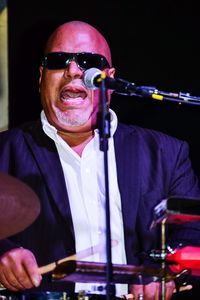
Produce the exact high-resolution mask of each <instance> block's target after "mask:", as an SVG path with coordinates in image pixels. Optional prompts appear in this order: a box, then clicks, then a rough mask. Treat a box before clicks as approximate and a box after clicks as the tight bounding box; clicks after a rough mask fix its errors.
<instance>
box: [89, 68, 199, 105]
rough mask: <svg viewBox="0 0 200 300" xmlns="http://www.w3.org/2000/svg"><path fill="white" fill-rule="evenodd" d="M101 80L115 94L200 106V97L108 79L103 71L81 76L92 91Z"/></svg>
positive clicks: (93, 71) (94, 71)
mask: <svg viewBox="0 0 200 300" xmlns="http://www.w3.org/2000/svg"><path fill="white" fill-rule="evenodd" d="M103 80H105V85H106V87H107V88H108V89H110V90H114V91H115V93H116V94H121V95H125V96H137V97H143V98H151V99H154V100H158V101H172V102H178V104H181V103H185V104H193V105H200V97H197V96H191V95H190V93H182V92H179V93H174V92H165V91H159V90H158V89H157V88H156V87H155V86H139V85H136V84H135V83H133V82H130V81H127V80H124V79H121V78H111V77H108V76H106V74H105V72H104V71H101V70H99V69H97V68H90V69H88V70H86V71H85V73H84V76H83V82H84V84H85V86H86V87H87V88H88V89H92V90H95V89H98V88H99V87H100V86H101V82H102V81H103Z"/></svg>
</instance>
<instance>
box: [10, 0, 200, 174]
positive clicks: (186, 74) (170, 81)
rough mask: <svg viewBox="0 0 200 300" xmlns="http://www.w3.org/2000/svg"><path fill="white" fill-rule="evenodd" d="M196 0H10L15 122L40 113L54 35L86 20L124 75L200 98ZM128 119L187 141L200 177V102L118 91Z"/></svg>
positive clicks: (115, 101)
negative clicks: (43, 66) (46, 52)
mask: <svg viewBox="0 0 200 300" xmlns="http://www.w3.org/2000/svg"><path fill="white" fill-rule="evenodd" d="M188 2H189V1H187V2H186V1H185V2H184V1H180V2H179V1H162V0H161V1H160V3H157V2H154V1H138V2H137V1H131V0H123V1H117V0H116V1H114V0H112V1H111V0H110V1H109V0H107V1H101V2H100V1H94V0H93V1H87V0H85V1H75V0H72V1H67V0H65V1H64V0H62V1H60V0H57V1H47V0H40V1H33V0H31V1H25V0H23V1H22V0H21V1H20V0H17V1H11V0H10V1H8V12H9V124H10V127H14V126H17V125H19V124H21V123H23V122H26V121H29V120H34V119H36V118H38V116H39V113H40V110H41V107H40V100H39V94H38V75H39V73H38V67H39V64H40V58H41V56H42V52H43V48H44V45H45V42H46V39H47V38H48V36H49V34H50V33H51V32H52V30H54V29H55V28H56V27H57V26H58V25H60V24H62V23H64V22H67V21H70V20H82V21H86V22H88V23H90V24H91V25H93V26H95V27H96V28H97V29H98V30H100V31H101V32H102V33H103V34H104V36H105V37H106V39H107V41H108V42H109V44H110V47H111V51H112V53H113V65H114V66H115V67H116V69H117V73H116V76H117V77H120V78H123V79H127V80H129V81H131V82H135V83H136V84H137V85H152V86H156V87H157V88H158V89H159V90H164V91H173V92H174V91H175V92H179V91H182V92H189V93H190V94H191V95H194V96H200V72H199V70H200V43H199V39H200V34H199V33H200V15H199V14H198V7H197V4H198V1H196V2H197V3H195V4H194V3H193V2H191V1H190V2H189V3H188ZM111 107H112V108H113V109H114V110H115V111H116V112H117V115H118V117H119V120H120V121H123V122H125V123H131V124H137V125H140V126H143V127H148V128H154V129H157V130H160V131H163V132H166V133H168V134H170V135H173V136H176V137H178V138H181V139H184V140H186V141H187V142H188V143H189V145H190V149H191V158H192V163H193V167H194V169H195V171H196V173H197V175H198V176H199V177H200V158H199V157H200V138H199V131H200V125H199V124H200V106H199V105H188V104H183V105H181V106H180V105H178V104H177V103H174V102H164V103H158V102H154V101H153V100H150V99H138V98H136V97H125V96H118V95H113V98H112V102H111Z"/></svg>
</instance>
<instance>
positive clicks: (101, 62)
mask: <svg viewBox="0 0 200 300" xmlns="http://www.w3.org/2000/svg"><path fill="white" fill-rule="evenodd" d="M73 60H74V61H75V62H76V63H77V65H78V67H79V68H80V69H82V70H87V69H90V68H97V69H100V70H103V69H105V68H110V65H109V63H108V61H107V59H106V58H105V57H104V56H103V55H100V54H96V53H89V52H80V53H67V52H49V53H47V54H46V55H45V56H44V57H43V60H42V66H43V67H45V68H47V69H49V70H61V69H65V68H67V67H68V65H69V64H70V62H71V61H73Z"/></svg>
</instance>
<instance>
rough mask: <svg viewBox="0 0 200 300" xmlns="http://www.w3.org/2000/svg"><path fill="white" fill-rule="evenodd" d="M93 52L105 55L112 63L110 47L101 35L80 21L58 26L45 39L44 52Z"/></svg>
mask: <svg viewBox="0 0 200 300" xmlns="http://www.w3.org/2000/svg"><path fill="white" fill-rule="evenodd" d="M56 51H63V52H71V53H73V52H74V53H75V52H94V53H98V54H101V55H103V56H105V57H106V58H107V60H108V62H109V64H110V66H111V65H112V59H111V53H110V48H109V46H108V43H107V41H106V39H105V38H104V37H103V35H102V34H101V33H100V32H99V31H98V30H97V29H95V28H94V27H93V26H91V25H89V24H88V23H85V22H82V21H71V22H67V23H64V24H63V25H61V26H59V27H58V28H57V29H56V30H55V31H54V32H53V33H52V35H51V36H50V38H49V39H48V41H47V45H46V49H45V52H46V53H47V52H56Z"/></svg>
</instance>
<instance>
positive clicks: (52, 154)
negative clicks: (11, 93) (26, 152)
mask: <svg viewBox="0 0 200 300" xmlns="http://www.w3.org/2000/svg"><path fill="white" fill-rule="evenodd" d="M35 124H36V126H35ZM35 124H34V126H33V127H32V128H29V130H28V131H26V132H25V139H26V141H27V143H28V144H29V147H30V149H31V151H32V153H33V155H34V157H35V160H36V161H37V163H38V168H39V169H40V171H41V174H42V176H43V179H44V181H45V183H46V187H47V189H48V190H49V192H50V193H51V195H52V197H53V199H54V201H55V203H56V205H57V207H58V209H59V211H60V213H61V215H62V216H63V217H64V218H65V220H66V221H67V222H69V223H70V227H71V228H72V217H71V211H70V206H69V200H68V194H67V189H66V184H65V179H64V175H63V170H62V166H61V163H60V160H59V156H58V153H57V150H56V146H55V144H54V142H53V141H52V140H51V139H50V138H49V137H48V136H47V135H46V134H45V133H44V132H43V130H42V127H41V123H40V122H38V123H35Z"/></svg>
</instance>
